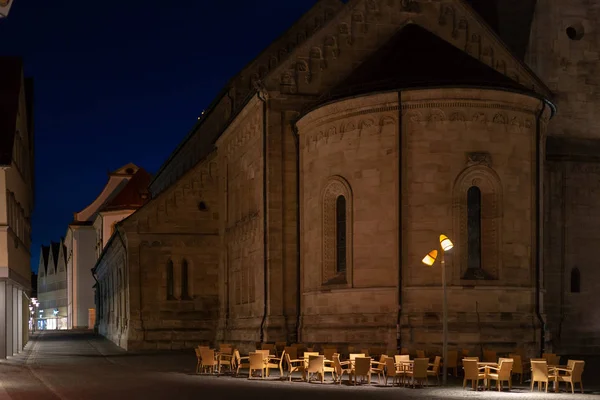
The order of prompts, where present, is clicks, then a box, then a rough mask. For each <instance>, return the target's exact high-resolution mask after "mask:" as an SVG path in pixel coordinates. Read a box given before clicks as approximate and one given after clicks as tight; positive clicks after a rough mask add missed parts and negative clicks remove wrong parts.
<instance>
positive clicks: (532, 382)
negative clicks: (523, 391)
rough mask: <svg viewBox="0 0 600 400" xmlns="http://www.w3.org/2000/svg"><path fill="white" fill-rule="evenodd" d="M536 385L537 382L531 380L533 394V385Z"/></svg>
mask: <svg viewBox="0 0 600 400" xmlns="http://www.w3.org/2000/svg"><path fill="white" fill-rule="evenodd" d="M534 383H535V382H534V381H533V379H532V380H531V391H532V392H533V384H534Z"/></svg>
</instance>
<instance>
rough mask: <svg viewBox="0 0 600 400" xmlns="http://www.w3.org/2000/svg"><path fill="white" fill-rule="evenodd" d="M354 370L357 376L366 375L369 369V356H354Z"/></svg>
mask: <svg viewBox="0 0 600 400" xmlns="http://www.w3.org/2000/svg"><path fill="white" fill-rule="evenodd" d="M354 363H355V364H354V371H355V374H356V375H357V376H366V375H368V374H369V372H370V371H371V357H356V358H355V359H354Z"/></svg>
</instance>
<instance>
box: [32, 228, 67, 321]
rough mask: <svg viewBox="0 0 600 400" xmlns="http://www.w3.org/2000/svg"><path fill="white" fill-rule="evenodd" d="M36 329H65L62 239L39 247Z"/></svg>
mask: <svg viewBox="0 0 600 400" xmlns="http://www.w3.org/2000/svg"><path fill="white" fill-rule="evenodd" d="M38 300H39V303H40V304H39V307H38V310H37V315H36V316H35V318H36V320H37V327H36V329H49V330H56V329H67V327H68V324H67V268H66V247H65V245H64V241H63V239H61V240H60V242H58V243H55V242H51V243H50V246H43V245H42V247H41V251H40V264H39V267H38Z"/></svg>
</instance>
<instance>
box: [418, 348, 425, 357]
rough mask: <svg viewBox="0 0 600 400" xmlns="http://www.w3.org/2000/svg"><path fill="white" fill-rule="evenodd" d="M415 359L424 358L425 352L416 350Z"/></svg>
mask: <svg viewBox="0 0 600 400" xmlns="http://www.w3.org/2000/svg"><path fill="white" fill-rule="evenodd" d="M417 358H425V350H417Z"/></svg>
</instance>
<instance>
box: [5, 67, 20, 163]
mask: <svg viewBox="0 0 600 400" xmlns="http://www.w3.org/2000/svg"><path fill="white" fill-rule="evenodd" d="M22 73H23V63H22V61H21V59H20V58H15V57H0V165H10V164H11V162H12V152H13V141H14V137H15V131H16V129H17V127H16V125H17V113H18V110H19V94H20V91H21V82H22Z"/></svg>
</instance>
